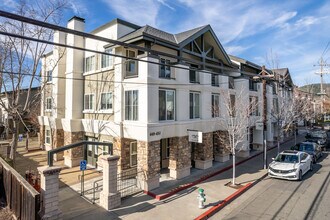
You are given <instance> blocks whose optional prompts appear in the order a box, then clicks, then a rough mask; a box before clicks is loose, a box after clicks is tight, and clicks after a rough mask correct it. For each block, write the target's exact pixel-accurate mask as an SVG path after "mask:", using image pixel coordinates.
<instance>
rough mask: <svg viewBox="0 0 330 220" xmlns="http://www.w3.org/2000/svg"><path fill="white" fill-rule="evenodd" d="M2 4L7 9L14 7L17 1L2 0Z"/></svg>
mask: <svg viewBox="0 0 330 220" xmlns="http://www.w3.org/2000/svg"><path fill="white" fill-rule="evenodd" d="M0 6H1V8H5V9H14V8H16V6H17V2H16V1H15V0H2V3H0Z"/></svg>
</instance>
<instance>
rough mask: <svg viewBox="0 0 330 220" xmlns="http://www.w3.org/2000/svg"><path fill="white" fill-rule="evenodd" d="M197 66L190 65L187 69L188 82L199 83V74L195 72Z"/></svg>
mask: <svg viewBox="0 0 330 220" xmlns="http://www.w3.org/2000/svg"><path fill="white" fill-rule="evenodd" d="M197 69H198V66H196V65H191V66H190V70H189V82H191V83H199V74H198V72H197Z"/></svg>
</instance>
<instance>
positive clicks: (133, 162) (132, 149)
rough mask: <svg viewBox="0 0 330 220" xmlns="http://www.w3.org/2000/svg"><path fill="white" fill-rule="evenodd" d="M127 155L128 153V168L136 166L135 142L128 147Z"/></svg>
mask: <svg viewBox="0 0 330 220" xmlns="http://www.w3.org/2000/svg"><path fill="white" fill-rule="evenodd" d="M129 148H130V149H129V153H130V158H129V160H130V166H131V167H134V166H136V165H137V142H136V141H134V142H131V143H130V146H129Z"/></svg>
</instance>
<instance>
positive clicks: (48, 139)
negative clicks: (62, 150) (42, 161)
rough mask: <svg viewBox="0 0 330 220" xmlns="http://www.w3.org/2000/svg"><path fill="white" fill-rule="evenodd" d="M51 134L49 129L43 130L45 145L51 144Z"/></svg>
mask: <svg viewBox="0 0 330 220" xmlns="http://www.w3.org/2000/svg"><path fill="white" fill-rule="evenodd" d="M51 140H52V139H51V133H50V129H45V143H46V144H51Z"/></svg>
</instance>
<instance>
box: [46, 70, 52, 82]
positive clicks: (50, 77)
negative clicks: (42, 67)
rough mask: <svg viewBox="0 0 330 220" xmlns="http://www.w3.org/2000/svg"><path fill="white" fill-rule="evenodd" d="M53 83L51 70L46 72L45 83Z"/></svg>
mask: <svg viewBox="0 0 330 220" xmlns="http://www.w3.org/2000/svg"><path fill="white" fill-rule="evenodd" d="M51 81H53V71H52V70H48V71H47V72H46V82H47V83H48V82H51Z"/></svg>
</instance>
